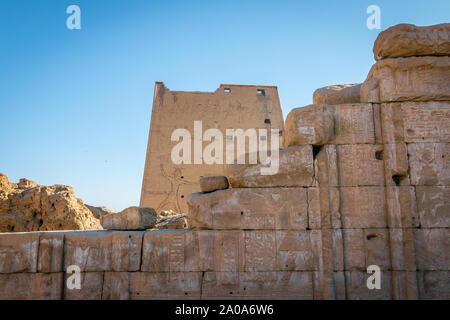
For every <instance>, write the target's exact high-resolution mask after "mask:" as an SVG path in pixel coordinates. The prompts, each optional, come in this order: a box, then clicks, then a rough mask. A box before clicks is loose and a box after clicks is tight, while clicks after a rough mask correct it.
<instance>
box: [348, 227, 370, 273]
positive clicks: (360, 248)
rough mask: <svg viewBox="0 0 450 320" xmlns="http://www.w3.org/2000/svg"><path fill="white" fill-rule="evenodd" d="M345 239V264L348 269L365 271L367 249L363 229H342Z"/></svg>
mask: <svg viewBox="0 0 450 320" xmlns="http://www.w3.org/2000/svg"><path fill="white" fill-rule="evenodd" d="M342 233H343V240H344V248H345V251H344V265H345V270H346V271H352V270H359V271H365V270H364V269H365V265H366V260H365V249H364V242H365V240H364V230H363V229H344V230H342Z"/></svg>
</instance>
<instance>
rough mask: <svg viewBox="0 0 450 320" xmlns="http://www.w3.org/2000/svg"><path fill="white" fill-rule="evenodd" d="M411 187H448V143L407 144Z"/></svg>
mask: <svg viewBox="0 0 450 320" xmlns="http://www.w3.org/2000/svg"><path fill="white" fill-rule="evenodd" d="M408 155H409V167H410V172H411V184H412V185H428V186H437V185H441V186H450V165H449V164H450V143H410V144H408Z"/></svg>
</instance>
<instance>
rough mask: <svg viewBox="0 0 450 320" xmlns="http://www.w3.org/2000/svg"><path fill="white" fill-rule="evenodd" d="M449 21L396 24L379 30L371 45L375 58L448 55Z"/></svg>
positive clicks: (449, 47)
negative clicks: (430, 24)
mask: <svg viewBox="0 0 450 320" xmlns="http://www.w3.org/2000/svg"><path fill="white" fill-rule="evenodd" d="M449 35H450V23H442V24H437V25H433V26H426V27H417V26H415V25H413V24H398V25H395V26H393V27H390V28H388V29H387V30H385V31H383V32H380V34H379V35H378V37H377V40H375V44H374V46H373V54H374V57H375V60H380V59H385V58H398V57H412V56H448V55H450V36H449Z"/></svg>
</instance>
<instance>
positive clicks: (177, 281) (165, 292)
mask: <svg viewBox="0 0 450 320" xmlns="http://www.w3.org/2000/svg"><path fill="white" fill-rule="evenodd" d="M201 287H202V273H201V272H171V273H166V272H160V273H154V272H133V273H131V278H130V296H131V299H133V300H138V299H142V300H148V299H152V300H153V299H157V300H164V299H169V300H176V299H183V300H184V299H200V292H201V291H202V290H201Z"/></svg>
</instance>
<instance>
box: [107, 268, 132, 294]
mask: <svg viewBox="0 0 450 320" xmlns="http://www.w3.org/2000/svg"><path fill="white" fill-rule="evenodd" d="M130 278H131V273H129V272H105V275H104V278H103V291H102V300H129V299H130V291H129V289H128V288H129V286H130Z"/></svg>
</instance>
